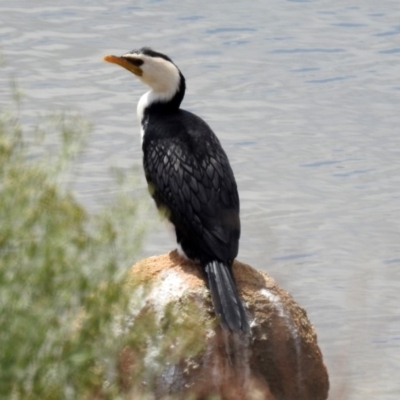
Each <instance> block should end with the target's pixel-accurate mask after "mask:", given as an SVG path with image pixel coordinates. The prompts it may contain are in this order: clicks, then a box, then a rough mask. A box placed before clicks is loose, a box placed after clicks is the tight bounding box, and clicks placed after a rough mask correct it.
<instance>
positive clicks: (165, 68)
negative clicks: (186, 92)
mask: <svg viewBox="0 0 400 400" xmlns="http://www.w3.org/2000/svg"><path fill="white" fill-rule="evenodd" d="M104 60H105V61H108V62H110V63H113V64H118V65H120V66H121V67H124V68H125V69H127V70H128V71H130V72H132V73H133V74H135V75H136V76H137V77H138V78H139V79H140V80H141V81H142V82H143V83H144V84H146V85H147V86H150V88H151V89H152V90H153V91H154V92H156V93H157V94H160V95H164V97H165V98H172V97H173V96H174V95H175V94H176V93H177V92H178V91H179V90H180V86H183V87H184V78H183V76H182V74H181V72H180V71H179V69H178V67H177V66H176V65H175V64H174V63H173V62H172V60H171V59H170V58H169V57H168V56H166V55H164V54H161V53H158V52H156V51H154V50H152V49H150V48H148V47H143V48H141V49H140V50H133V51H131V52H130V53H125V54H123V55H122V56H113V55H107V56H105V57H104Z"/></svg>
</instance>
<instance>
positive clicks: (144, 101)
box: [104, 47, 250, 334]
mask: <svg viewBox="0 0 400 400" xmlns="http://www.w3.org/2000/svg"><path fill="white" fill-rule="evenodd" d="M104 60H105V61H107V62H110V63H113V64H117V65H119V66H121V67H123V68H125V69H126V70H128V71H130V72H131V73H133V74H134V75H135V76H136V77H138V78H139V80H140V81H141V82H142V83H144V84H145V85H146V86H148V87H150V90H149V91H148V92H146V93H145V94H143V95H142V96H141V98H140V100H139V102H138V105H137V117H138V120H139V123H140V132H141V140H142V150H143V168H144V173H145V177H146V180H147V184H148V189H149V192H150V195H151V196H152V197H153V199H154V201H155V204H156V206H157V208H158V209H159V211H160V212H161V213H162V214H163V215H164V216H165V217H166V218H167V219H168V220H169V222H171V223H172V225H173V227H174V229H175V234H176V241H177V247H178V252H179V254H180V255H182V256H183V257H185V258H187V259H189V260H192V261H195V262H196V263H197V264H199V265H200V266H201V270H202V272H203V276H204V279H205V281H206V284H207V287H208V288H209V291H210V294H211V300H212V303H213V308H214V310H215V313H216V314H217V315H218V317H219V322H220V325H221V326H222V328H223V329H224V330H225V331H228V332H233V333H239V334H248V333H249V330H250V327H249V322H248V317H247V314H246V310H245V307H244V305H243V303H242V301H241V299H240V296H239V293H238V290H237V286H236V281H235V278H234V275H233V273H232V265H233V261H234V259H235V258H236V256H237V254H238V249H239V238H240V216H239V212H240V205H239V195H238V189H237V184H236V180H235V177H234V174H233V171H232V168H231V166H230V163H229V160H228V157H227V155H226V153H225V151H224V150H223V148H222V146H221V143H220V141H219V139H218V138H217V136H216V135H215V133H214V132H213V131H212V129H211V128H210V126H209V125H208V124H207V123H206V122H205V121H204V120H203V119H202V118H200V117H199V116H197V115H195V114H194V113H192V112H189V111H186V110H183V109H181V107H180V106H181V102H182V100H183V97H184V95H185V91H186V82H185V78H184V76H183V74H182V72H181V71H180V69H179V68H178V67H177V66H176V64H175V63H174V62H173V61H172V60H171V58H170V57H168V56H167V55H165V54H162V53H159V52H157V51H155V50H153V49H151V48H150V47H142V48H140V49H137V50H132V51H130V52H127V53H125V54H123V55H121V56H115V55H106V56H105V57H104Z"/></svg>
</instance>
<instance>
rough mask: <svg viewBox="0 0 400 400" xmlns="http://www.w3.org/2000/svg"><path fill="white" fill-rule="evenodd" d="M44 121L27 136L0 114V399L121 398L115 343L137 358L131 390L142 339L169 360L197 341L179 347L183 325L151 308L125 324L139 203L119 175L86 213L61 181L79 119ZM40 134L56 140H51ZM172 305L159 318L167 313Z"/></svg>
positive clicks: (76, 144)
mask: <svg viewBox="0 0 400 400" xmlns="http://www.w3.org/2000/svg"><path fill="white" fill-rule="evenodd" d="M45 125H46V126H45V128H43V124H42V125H41V127H40V128H38V129H37V135H36V139H35V140H30V141H28V140H27V139H26V138H25V135H24V133H23V132H22V129H21V126H20V124H19V122H18V119H17V118H15V117H12V116H11V115H10V114H6V113H3V114H2V115H1V116H0V393H1V398H2V399H15V400H19V399H24V400H31V399H32V400H34V399H35V400H36V399H41V400H42V399H51V400H53V399H54V400H58V399H60V400H61V399H85V398H87V399H92V398H93V399H94V398H101V399H118V398H127V397H121V396H122V394H121V393H122V392H121V377H120V376H119V374H118V368H119V355H120V352H121V350H122V349H124V348H129V349H131V351H132V352H134V353H135V354H136V355H137V357H136V358H137V360H136V361H135V368H131V370H132V381H131V383H130V388H129V389H130V390H129V391H130V392H131V393H133V391H134V385H135V382H136V383H139V382H140V380H141V379H143V376H142V375H141V374H140V373H139V372H140V371H144V369H143V367H144V364H143V358H144V356H145V353H146V350H145V349H146V347H148V346H149V344H151V345H154V346H157V348H158V353H157V354H158V355H157V357H156V359H155V360H154V363H153V366H154V365H155V366H157V365H159V366H160V365H162V364H163V363H164V362H165V359H166V357H168V358H169V359H171V360H172V359H173V357H172V354H171V349H172V348H173V347H172V346H173V345H174V344H175V345H176V346H177V347H178V349H177V351H178V353H179V354H182V352H190V353H193V352H195V351H197V349H198V346H197V345H196V344H195V341H194V340H193V335H183V337H185V338H186V339H185V340H184V341H181V342H179V346H178V343H175V342H176V338H177V337H178V336H179V335H178V334H177V331H178V330H179V329H185V327H184V324H182V323H181V322H179V323H178V322H170V323H168V324H170V325H169V326H168V329H167V327H166V326H163V325H161V327H160V326H159V324H158V323H157V316H156V314H155V312H151V311H149V312H147V313H145V314H143V313H142V314H143V315H141V317H140V318H138V321H135V324H134V327H133V326H132V325H133V322H132V320H130V321H128V322H129V323H128V322H127V318H126V316H127V315H129V313H132V310H135V309H137V308H139V307H140V304H141V302H142V301H143V300H142V299H143V290H145V289H144V288H143V287H142V286H141V287H140V291H138V290H135V289H137V287H136V286H137V285H136V284H135V283H133V284H132V282H131V283H130V284H127V277H126V273H127V272H126V271H128V270H129V266H130V265H131V264H132V263H133V261H134V256H135V254H136V253H137V250H138V247H139V245H140V241H141V237H142V232H143V227H142V225H141V224H140V222H138V221H140V219H139V218H138V216H139V214H140V212H141V211H140V202H139V201H138V200H137V199H135V198H134V197H133V196H132V194H129V195H128V194H127V193H125V191H124V190H123V188H124V181H125V178H124V175H121V174H119V175H118V177H117V178H118V179H117V181H118V182H119V185H120V190H119V191H118V193H119V195H118V196H117V197H116V198H115V199H114V200H113V201H112V202H110V204H108V205H107V207H106V208H105V210H104V211H101V212H99V213H96V214H93V213H89V212H88V211H87V210H86V209H85V208H84V207H83V206H82V205H81V204H79V203H78V202H77V200H76V199H75V198H74V196H73V194H72V193H71V191H69V190H67V189H66V188H65V185H64V186H62V185H60V183H62V182H63V181H65V173H66V172H67V171H68V170H69V169H70V166H71V162H72V161H73V160H74V158H75V157H76V156H78V155H79V154H80V152H81V150H82V148H83V145H84V143H85V135H86V133H87V131H88V126H87V123H85V121H83V120H82V119H80V118H78V117H74V116H65V115H58V116H56V117H54V118H52V119H51V120H50V121H49V120H46V121H45ZM46 132H51V136H52V137H54V136H55V135H57V138H58V141H57V142H56V143H49V140H48V139H49V135H48V134H46ZM31 136H32V135H31ZM135 293H136V294H135ZM138 293H140V294H141V295H139V294H138ZM171 313H172V314H173V310H172V309H171V310H170V309H167V310H166V313H165V316H164V319H163V321H169V320H172V321H173V320H174V318H173V315H172V314H171ZM169 317H170V318H169ZM171 324H172V325H171ZM174 324H176V326H175V325H174ZM125 325H126V326H125ZM190 328H192V327H190ZM190 328H189V329H190ZM164 331H165V332H169V334H166V333H165V332H164ZM174 354H177V353H176V352H174ZM146 373H147V374H148V373H150V375H151V374H156V373H157V367H154V368H153V370H152V368H150V369H147V370H146ZM149 379H150V380H151V379H152V378H151V377H150V378H149ZM96 396H100V397H96ZM143 396H144V395H143Z"/></svg>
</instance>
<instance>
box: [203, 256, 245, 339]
mask: <svg viewBox="0 0 400 400" xmlns="http://www.w3.org/2000/svg"><path fill="white" fill-rule="evenodd" d="M205 273H206V277H207V282H208V286H209V289H210V292H211V298H212V301H213V304H214V309H215V312H216V313H217V314H218V316H219V318H220V322H221V325H222V327H223V328H225V329H227V330H230V331H232V332H244V333H248V332H249V330H250V327H249V323H248V321H247V316H246V312H245V309H244V307H243V304H242V301H241V300H240V297H239V293H238V291H237V289H236V284H235V281H234V278H233V275H232V272H231V270H230V268H229V267H228V266H227V265H226V264H224V263H222V262H219V261H211V262H209V263H207V264H206V265H205Z"/></svg>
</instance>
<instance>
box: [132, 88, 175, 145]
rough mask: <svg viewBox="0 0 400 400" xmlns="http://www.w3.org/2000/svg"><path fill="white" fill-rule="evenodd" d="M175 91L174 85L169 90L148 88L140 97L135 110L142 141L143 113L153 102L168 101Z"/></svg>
mask: <svg viewBox="0 0 400 400" xmlns="http://www.w3.org/2000/svg"><path fill="white" fill-rule="evenodd" d="M176 91H177V88H176V87H171V88H170V90H168V91H164V92H157V91H155V90H150V91H148V92H146V93H145V94H144V95H143V96H142V97H141V98H140V100H139V103H138V105H137V109H136V112H137V117H138V121H139V124H140V128H141V136H142V141H143V135H144V130H145V127H144V123H145V121H144V113H145V111H146V109H147V108H148V107H150V106H151V105H152V104H155V103H168V102H169V101H170V100H171V99H172V98H173V97H174V96H175V94H176Z"/></svg>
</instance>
